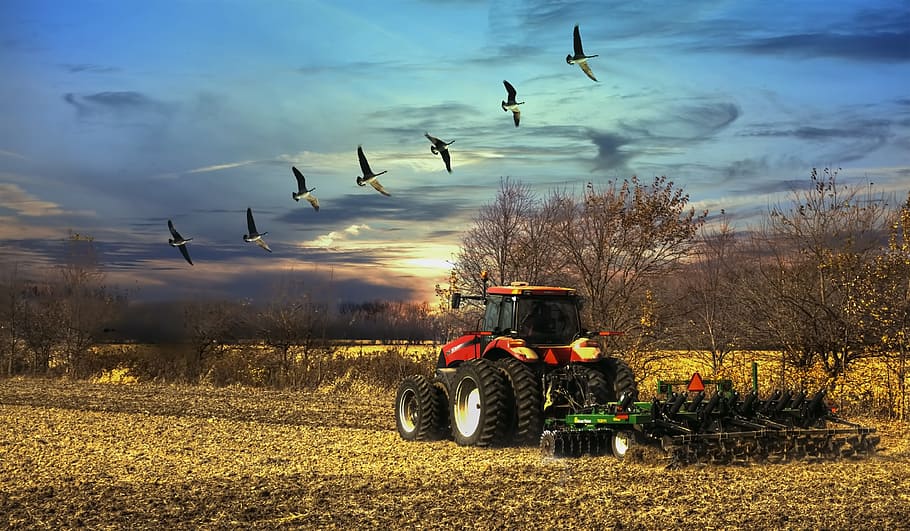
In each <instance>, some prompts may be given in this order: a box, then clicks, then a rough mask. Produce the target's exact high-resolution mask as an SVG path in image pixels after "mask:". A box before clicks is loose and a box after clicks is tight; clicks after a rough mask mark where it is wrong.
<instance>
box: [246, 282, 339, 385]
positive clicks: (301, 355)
mask: <svg viewBox="0 0 910 531" xmlns="http://www.w3.org/2000/svg"><path fill="white" fill-rule="evenodd" d="M328 313H329V312H328V306H327V305H325V304H323V303H319V302H316V301H315V300H313V297H312V295H311V293H309V292H308V291H306V289H305V288H304V284H303V282H302V281H300V282H298V281H294V280H292V279H289V280H287V281H284V282H281V283H280V284H279V285H278V289H277V292H276V294H275V296H273V297H272V298H271V300H270V301H269V303H268V304H267V305H266V306H265V308H264V309H262V310H261V311H260V312H259V314H258V327H259V332H260V333H261V334H262V337H263V339H264V341H265V344H266V345H268V346H269V347H270V348H271V349H272V350H273V351H274V352H275V353H276V354H277V356H278V362H279V370H280V376H279V379H280V381H279V382H276V383H278V384H279V385H286V384H288V383H290V384H292V385H294V386H299V385H301V384H305V385H310V386H316V385H319V383H320V381H321V379H322V371H321V369H322V365H323V364H324V363H323V362H324V361H325V359H324V358H325V354H327V353H329V349H328V348H327V342H326V328H327V325H328V319H329V316H328ZM295 368H296V369H297V370H296V371H295V370H292V369H295ZM292 375H295V376H296V377H297V378H298V381H293V382H292V381H289V380H291V379H292V378H291V376H292Z"/></svg>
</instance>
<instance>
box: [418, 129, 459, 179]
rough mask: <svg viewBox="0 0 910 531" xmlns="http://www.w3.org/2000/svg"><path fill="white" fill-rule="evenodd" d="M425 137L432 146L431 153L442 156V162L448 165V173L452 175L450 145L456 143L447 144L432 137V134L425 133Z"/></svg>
mask: <svg viewBox="0 0 910 531" xmlns="http://www.w3.org/2000/svg"><path fill="white" fill-rule="evenodd" d="M423 136H425V137H427V140H429V141H430V143H431V144H432V145H431V146H430V151H431V152H432V153H433V154H434V155H442V161H443V162H445V163H446V171H448V172H449V173H452V157H451V155H449V144H451V143H452V142H454V140H452V142H445V141H443V140H440V139H438V138H436V137H435V136H433V135H431V134H430V133H424V134H423Z"/></svg>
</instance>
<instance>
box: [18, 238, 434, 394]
mask: <svg viewBox="0 0 910 531" xmlns="http://www.w3.org/2000/svg"><path fill="white" fill-rule="evenodd" d="M62 246H63V260H62V261H61V264H60V265H58V266H56V267H55V268H54V269H53V271H52V272H51V274H49V275H42V276H35V275H34V274H32V273H31V272H26V271H24V270H22V269H21V268H20V267H19V266H18V265H17V264H16V263H5V264H0V376H12V375H19V374H32V375H65V376H70V377H75V378H84V377H88V376H91V375H93V374H97V373H98V372H99V371H100V370H103V369H110V368H111V367H110V365H112V364H128V365H131V366H133V367H132V368H133V369H134V370H138V371H140V372H142V373H143V376H145V377H152V378H156V379H163V380H180V381H188V382H197V381H199V380H200V379H202V378H203V377H205V375H206V374H209V373H210V372H211V370H212V369H213V367H215V366H218V365H221V366H222V369H224V370H228V369H230V370H233V369H234V368H230V367H224V365H226V362H225V359H227V358H231V357H232V356H233V357H234V358H236V359H233V361H232V362H236V364H238V365H244V364H247V365H249V364H256V365H259V366H258V367H255V368H253V367H251V368H250V371H254V372H255V371H259V372H265V373H268V375H267V377H264V378H263V380H268V381H269V382H272V383H279V384H286V383H288V382H289V380H290V379H297V380H300V381H307V382H313V381H314V378H315V377H316V376H317V375H316V374H315V373H318V372H319V371H320V370H321V369H320V367H322V366H323V365H324V364H325V362H326V361H327V360H329V359H330V358H331V357H332V354H333V350H334V347H335V345H336V344H337V343H338V341H339V340H363V339H372V340H396V341H398V342H405V343H418V342H422V341H427V340H431V341H441V340H443V339H444V338H442V337H441V336H440V334H441V329H440V328H439V326H438V325H437V320H436V319H435V315H434V312H433V311H432V309H431V308H430V306H429V304H428V303H426V302H404V301H385V300H382V301H367V302H342V303H340V304H336V303H329V302H327V301H325V300H323V299H321V298H320V297H319V294H318V292H314V291H313V290H310V289H309V288H308V287H307V284H306V281H305V278H304V276H303V275H297V274H296V273H294V272H293V271H291V272H289V273H288V275H287V276H286V277H285V278H284V279H283V280H280V281H278V283H277V284H278V285H275V286H273V292H272V294H271V296H269V297H267V300H266V301H264V302H260V303H258V304H254V303H253V302H252V301H248V300H193V301H170V302H164V303H143V302H141V301H131V300H130V297H129V296H128V294H127V293H125V292H122V291H120V290H119V289H118V288H116V287H113V286H109V285H107V284H106V283H105V274H104V270H103V264H102V260H101V257H99V256H98V253H97V251H96V247H95V245H94V242H93V240H92V238H91V237H87V236H84V235H79V234H73V233H71V234H70V235H69V236H68V237H67V238H66V239H64V240H63V241H62ZM129 344H143V345H154V346H157V349H156V350H155V354H154V355H152V356H151V358H150V357H149V356H146V357H145V358H144V359H138V358H137V357H136V356H127V355H121V356H119V357H117V356H113V357H112V356H111V349H110V348H107V349H105V347H106V346H107V347H111V346H117V345H129ZM243 344H247V345H253V344H255V345H264V346H265V347H266V353H265V354H264V355H262V354H261V353H259V351H258V350H256V349H254V348H249V349H247V351H248V352H247V354H249V355H248V356H246V357H247V358H248V359H242V358H243V355H238V354H237V353H236V352H235V351H236V349H237V345H243ZM121 351H122V352H126V349H121ZM254 351H256V352H257V353H256V354H255V355H254V354H253V352H254ZM248 372H249V371H248ZM292 375H293V378H292Z"/></svg>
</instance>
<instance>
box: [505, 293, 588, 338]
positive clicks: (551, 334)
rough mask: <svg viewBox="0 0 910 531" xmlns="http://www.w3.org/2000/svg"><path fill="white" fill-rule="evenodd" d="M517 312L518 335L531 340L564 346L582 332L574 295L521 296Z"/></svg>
mask: <svg viewBox="0 0 910 531" xmlns="http://www.w3.org/2000/svg"><path fill="white" fill-rule="evenodd" d="M516 314H517V315H516V323H517V325H518V334H519V336H520V337H522V338H524V339H526V340H527V341H528V342H529V343H533V344H553V345H555V344H563V345H564V344H566V343H570V342H571V341H572V340H573V339H574V338H575V337H576V336H577V334H578V332H579V328H580V327H579V323H578V308H577V306H576V300H575V298H574V297H558V298H557V297H522V298H519V299H518V308H517V312H516Z"/></svg>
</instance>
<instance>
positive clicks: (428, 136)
mask: <svg viewBox="0 0 910 531" xmlns="http://www.w3.org/2000/svg"><path fill="white" fill-rule="evenodd" d="M423 136H425V137H427V140H429V141H430V142H432V143H433V145H434V146H439V144H443V142H442V141H441V140H439V139H438V138H436V137H435V136H433V135H431V134H430V133H424V134H423Z"/></svg>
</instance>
